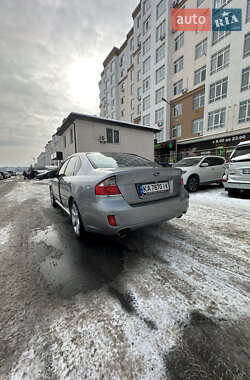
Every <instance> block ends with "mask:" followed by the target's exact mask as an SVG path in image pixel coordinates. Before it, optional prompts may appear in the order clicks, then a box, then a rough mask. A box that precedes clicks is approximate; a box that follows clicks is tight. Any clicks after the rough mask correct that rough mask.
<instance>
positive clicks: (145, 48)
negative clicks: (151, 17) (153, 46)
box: [142, 36, 151, 55]
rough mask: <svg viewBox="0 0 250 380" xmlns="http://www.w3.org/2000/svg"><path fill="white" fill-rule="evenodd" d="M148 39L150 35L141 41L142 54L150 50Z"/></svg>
mask: <svg viewBox="0 0 250 380" xmlns="http://www.w3.org/2000/svg"><path fill="white" fill-rule="evenodd" d="M150 39H151V36H149V37H148V38H147V39H146V40H145V41H144V42H143V49H142V52H143V55H144V54H146V53H147V52H148V51H149V50H150Z"/></svg>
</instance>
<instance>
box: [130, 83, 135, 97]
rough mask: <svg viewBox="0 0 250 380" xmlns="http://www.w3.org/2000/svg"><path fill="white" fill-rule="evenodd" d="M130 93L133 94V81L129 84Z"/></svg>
mask: <svg viewBox="0 0 250 380" xmlns="http://www.w3.org/2000/svg"><path fill="white" fill-rule="evenodd" d="M130 95H134V84H133V83H132V84H131V86H130Z"/></svg>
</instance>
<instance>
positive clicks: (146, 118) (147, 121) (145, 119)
mask: <svg viewBox="0 0 250 380" xmlns="http://www.w3.org/2000/svg"><path fill="white" fill-rule="evenodd" d="M142 124H143V125H146V126H149V125H150V114H149V113H148V114H147V115H145V116H143V119H142Z"/></svg>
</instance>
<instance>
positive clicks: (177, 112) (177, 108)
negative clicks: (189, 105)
mask: <svg viewBox="0 0 250 380" xmlns="http://www.w3.org/2000/svg"><path fill="white" fill-rule="evenodd" d="M180 115H182V103H178V104H175V105H174V106H173V108H172V116H173V117H177V116H180Z"/></svg>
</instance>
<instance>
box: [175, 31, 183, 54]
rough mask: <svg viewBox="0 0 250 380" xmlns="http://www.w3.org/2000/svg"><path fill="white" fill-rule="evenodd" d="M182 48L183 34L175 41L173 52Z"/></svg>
mask: <svg viewBox="0 0 250 380" xmlns="http://www.w3.org/2000/svg"><path fill="white" fill-rule="evenodd" d="M182 46H184V32H182V33H181V34H180V35H179V36H178V37H177V38H176V39H175V51H176V50H178V49H180V48H181V47H182Z"/></svg>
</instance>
